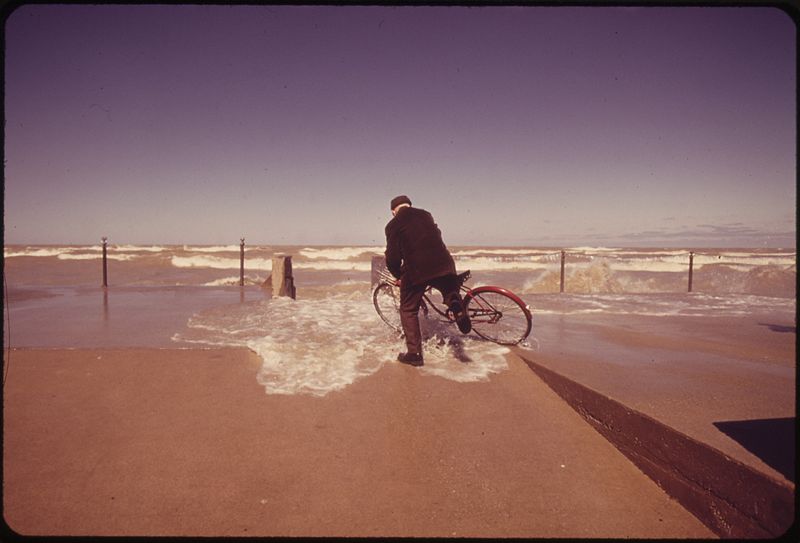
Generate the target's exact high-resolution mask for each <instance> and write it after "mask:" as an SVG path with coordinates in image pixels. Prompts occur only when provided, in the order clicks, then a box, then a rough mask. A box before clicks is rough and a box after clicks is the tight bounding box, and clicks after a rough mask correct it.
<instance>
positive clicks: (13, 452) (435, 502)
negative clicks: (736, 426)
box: [3, 349, 714, 538]
mask: <svg viewBox="0 0 800 543" xmlns="http://www.w3.org/2000/svg"><path fill="white" fill-rule="evenodd" d="M12 357H13V363H12V365H11V369H10V372H9V376H8V381H7V383H6V387H5V394H4V424H5V426H4V451H3V467H4V478H5V480H4V483H5V484H4V492H3V506H4V509H3V511H4V519H5V521H6V522H7V524H8V525H9V526H10V527H11V529H13V530H15V531H16V532H18V533H20V534H25V535H113V536H120V535H126V536H152V535H179V536H432V537H437V536H441V537H453V536H455V537H533V538H556V537H576V538H585V537H591V538H707V537H714V534H713V533H712V532H711V531H710V530H709V529H708V528H707V527H706V526H704V525H703V524H702V523H701V522H700V521H699V520H698V519H697V518H695V517H694V516H693V515H691V514H689V513H688V512H687V511H686V510H685V509H684V508H683V507H681V506H680V505H679V504H678V503H677V502H676V501H675V500H673V499H671V498H670V497H669V496H668V495H667V494H666V493H665V492H664V491H663V490H662V489H661V488H659V487H658V486H657V485H656V484H655V483H654V482H653V481H652V480H651V479H650V478H648V477H647V476H646V475H644V474H643V473H642V472H641V471H640V470H639V469H638V468H637V467H635V465H634V464H633V463H632V462H631V461H630V460H628V458H626V457H625V456H624V455H623V454H622V453H621V452H619V450H617V449H616V448H615V447H614V446H613V445H612V444H610V443H609V442H608V441H607V440H606V439H605V438H604V437H603V436H601V435H600V434H599V433H598V432H597V431H595V429H593V428H592V426H591V425H589V424H587V422H586V421H585V420H584V419H583V418H582V417H581V416H580V415H579V414H578V413H576V411H575V410H573V408H572V407H570V406H569V405H568V404H567V403H566V402H564V401H563V400H562V399H561V398H559V397H558V395H557V394H556V393H555V392H554V391H553V390H551V388H550V387H548V386H547V385H546V384H545V383H544V382H543V381H542V379H541V378H540V377H539V376H537V374H535V373H534V372H532V371H531V369H529V367H528V366H527V365H526V364H524V363H523V362H522V360H520V359H519V358H517V357H515V356H513V355H509V369H508V370H507V371H504V372H501V373H500V374H496V375H494V376H492V378H491V379H490V380H489V381H487V382H479V383H456V382H453V381H447V380H444V379H440V378H437V377H431V376H425V375H422V374H421V373H420V372H419V371H417V370H416V369H415V368H411V367H407V366H403V365H400V364H388V365H385V366H384V367H383V368H381V369H380V370H379V371H378V372H377V373H376V374H374V375H372V376H370V377H368V378H364V379H362V380H359V381H357V382H356V383H354V384H353V385H351V386H349V387H347V388H346V389H344V390H343V391H341V392H336V393H331V394H328V395H327V396H324V397H321V398H319V397H311V396H268V395H266V394H265V393H264V390H263V388H262V387H261V386H259V385H258V384H257V382H256V379H255V375H256V373H257V371H258V368H259V366H260V360H259V359H258V358H257V357H256V356H255V355H253V354H252V353H250V352H248V351H244V350H157V349H122V350H15V351H12ZM6 535H8V534H6Z"/></svg>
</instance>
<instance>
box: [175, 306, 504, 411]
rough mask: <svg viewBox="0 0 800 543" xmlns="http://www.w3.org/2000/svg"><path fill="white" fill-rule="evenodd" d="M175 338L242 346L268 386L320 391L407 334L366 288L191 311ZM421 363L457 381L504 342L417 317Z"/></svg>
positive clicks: (372, 366) (496, 356) (498, 363)
mask: <svg viewBox="0 0 800 543" xmlns="http://www.w3.org/2000/svg"><path fill="white" fill-rule="evenodd" d="M187 327H188V330H187V331H186V332H183V333H180V334H176V335H175V336H174V337H173V338H172V339H173V340H174V341H180V342H189V343H196V344H205V345H214V346H224V347H246V348H249V349H251V350H252V351H254V352H256V353H257V354H258V355H259V356H260V357H261V359H262V365H261V368H260V370H259V372H258V375H257V380H258V382H259V384H261V385H262V386H263V387H264V389H265V391H266V392H267V394H312V395H316V396H324V395H325V394H327V393H329V392H332V391H335V390H341V389H343V388H345V387H347V386H348V385H350V384H352V383H353V382H355V381H356V380H358V379H362V378H365V377H368V376H369V375H372V374H373V373H375V372H377V371H378V370H379V369H380V368H381V367H382V366H383V365H384V364H387V363H391V364H397V363H398V362H396V357H397V353H398V352H401V351H403V350H405V342H404V341H403V339H402V338H401V337H399V336H398V335H397V334H396V333H395V332H393V331H392V330H390V329H389V328H388V327H387V326H386V325H385V324H384V323H383V322H382V321H381V320H380V318H379V317H378V315H377V314H376V312H375V309H374V307H373V306H372V299H371V296H370V295H369V293H366V292H363V291H360V292H350V293H340V294H334V295H331V296H327V297H324V298H316V299H303V300H292V299H290V298H275V299H267V300H259V301H253V302H246V303H240V304H233V305H228V306H222V307H216V308H214V309H211V310H207V311H203V312H200V313H197V314H195V315H194V316H192V318H191V319H190V320H189V322H188V325H187ZM421 328H422V333H423V338H425V341H424V346H423V354H424V356H425V365H424V366H423V367H421V368H418V369H417V370H416V371H420V373H422V374H424V375H430V376H435V377H440V378H445V379H450V380H454V381H459V382H469V381H479V380H486V379H488V378H489V375H490V374H492V373H498V372H501V371H503V370H505V369H506V368H507V367H508V365H507V362H506V357H505V355H506V354H507V353H508V352H509V349H507V348H505V347H502V346H499V345H495V344H493V343H489V342H486V341H483V340H480V339H478V338H476V337H475V336H462V335H461V334H459V333H458V331H457V330H456V329H455V328H454V327H453V326H451V325H448V324H445V323H442V322H439V321H435V320H428V319H423V321H422V322H421Z"/></svg>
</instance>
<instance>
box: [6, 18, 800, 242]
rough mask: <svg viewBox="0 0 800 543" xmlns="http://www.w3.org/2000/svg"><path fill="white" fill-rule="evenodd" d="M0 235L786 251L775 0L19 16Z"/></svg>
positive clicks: (790, 170)
mask: <svg viewBox="0 0 800 543" xmlns="http://www.w3.org/2000/svg"><path fill="white" fill-rule="evenodd" d="M5 32H6V51H5V54H6V65H5V78H6V82H5V84H6V93H5V116H6V133H5V161H6V164H5V171H4V174H5V179H4V181H5V241H6V243H54V244H60V243H76V244H81V243H95V242H97V241H98V240H99V239H100V237H101V236H108V237H109V239H110V240H111V241H112V242H116V243H146V244H149V243H197V244H217V243H224V244H231V243H237V242H238V240H239V238H240V237H242V236H244V237H245V238H247V240H248V243H253V244H258V243H264V244H340V245H348V244H377V245H380V244H382V243H383V242H384V237H383V227H384V225H385V223H386V222H387V221H388V220H389V218H390V217H391V215H390V214H389V209H388V207H389V201H390V199H391V198H392V197H394V196H396V195H398V194H408V195H409V196H410V197H411V199H412V201H413V202H414V204H415V205H417V206H419V207H423V208H425V209H428V210H430V211H431V212H432V213H433V214H434V216H435V217H436V219H437V222H438V223H439V225H440V227H441V228H442V231H443V233H444V237H445V241H446V242H447V243H448V244H449V245H524V246H564V245H567V246H568V245H572V246H574V245H592V246H664V247H684V248H691V247H704V246H705V247H708V246H719V247H731V246H738V247H764V246H767V247H788V246H794V244H795V236H796V225H795V212H796V156H795V150H796V101H795V100H796V99H795V93H796V29H795V25H794V22H793V21H792V19H791V18H790V17H789V16H788V15H787V14H786V13H784V12H783V11H781V10H778V9H776V8H755V7H744V8H708V7H706V8H687V7H662V8H628V7H625V8H622V7H541V6H538V7H537V6H526V7H477V8H467V7H410V6H404V7H385V6H372V7H369V6H361V7H344V6H313V7H310V6H194V5H171V6H148V5H118V6H113V5H106V6H103V5H27V6H22V7H20V8H18V9H17V10H15V11H14V12H12V13H11V14H10V15H9V16H8V17H7V19H6V21H5Z"/></svg>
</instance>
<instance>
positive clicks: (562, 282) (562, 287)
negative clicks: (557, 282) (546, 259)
mask: <svg viewBox="0 0 800 543" xmlns="http://www.w3.org/2000/svg"><path fill="white" fill-rule="evenodd" d="M566 255H567V253H566V252H565V251H561V292H564V260H565V259H566Z"/></svg>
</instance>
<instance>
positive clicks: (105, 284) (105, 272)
mask: <svg viewBox="0 0 800 543" xmlns="http://www.w3.org/2000/svg"><path fill="white" fill-rule="evenodd" d="M107 242H108V238H107V237H105V236H103V288H107V287H108V252H107V249H106V245H107Z"/></svg>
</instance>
